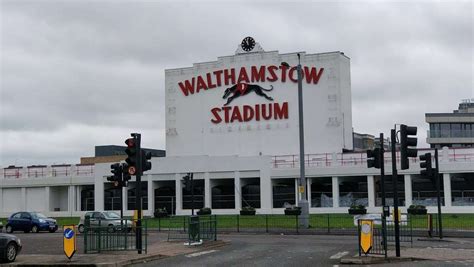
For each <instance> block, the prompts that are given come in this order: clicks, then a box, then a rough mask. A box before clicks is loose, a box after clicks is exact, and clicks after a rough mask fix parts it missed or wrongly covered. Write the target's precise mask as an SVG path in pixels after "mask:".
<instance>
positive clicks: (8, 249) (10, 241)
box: [0, 234, 21, 262]
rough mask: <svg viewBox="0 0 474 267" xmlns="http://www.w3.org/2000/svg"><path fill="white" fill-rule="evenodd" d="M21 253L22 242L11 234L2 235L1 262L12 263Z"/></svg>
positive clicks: (0, 235)
mask: <svg viewBox="0 0 474 267" xmlns="http://www.w3.org/2000/svg"><path fill="white" fill-rule="evenodd" d="M20 251H21V241H20V239H19V238H18V237H16V236H14V235H9V234H0V262H12V261H14V260H15V259H16V255H18V253H20Z"/></svg>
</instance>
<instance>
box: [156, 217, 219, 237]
mask: <svg viewBox="0 0 474 267" xmlns="http://www.w3.org/2000/svg"><path fill="white" fill-rule="evenodd" d="M165 219H166V225H167V226H168V227H167V230H168V241H170V240H188V241H189V242H197V241H200V240H214V241H215V240H217V218H216V215H210V216H194V217H189V216H182V217H169V218H165ZM161 229H163V228H161Z"/></svg>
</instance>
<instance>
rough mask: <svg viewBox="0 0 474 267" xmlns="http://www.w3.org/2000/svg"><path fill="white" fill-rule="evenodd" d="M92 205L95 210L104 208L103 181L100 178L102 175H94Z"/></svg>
mask: <svg viewBox="0 0 474 267" xmlns="http://www.w3.org/2000/svg"><path fill="white" fill-rule="evenodd" d="M94 206H95V210H97V211H103V210H104V181H103V180H102V177H95V182H94Z"/></svg>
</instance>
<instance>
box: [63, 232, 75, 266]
mask: <svg viewBox="0 0 474 267" xmlns="http://www.w3.org/2000/svg"><path fill="white" fill-rule="evenodd" d="M63 249H64V254H65V255H66V257H67V258H68V259H71V258H72V256H74V253H76V228H75V226H74V225H64V226H63Z"/></svg>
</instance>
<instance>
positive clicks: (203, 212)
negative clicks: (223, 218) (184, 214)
mask: <svg viewBox="0 0 474 267" xmlns="http://www.w3.org/2000/svg"><path fill="white" fill-rule="evenodd" d="M211 213H212V211H211V208H207V207H204V208H201V209H199V210H198V212H197V215H210V214H211Z"/></svg>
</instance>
